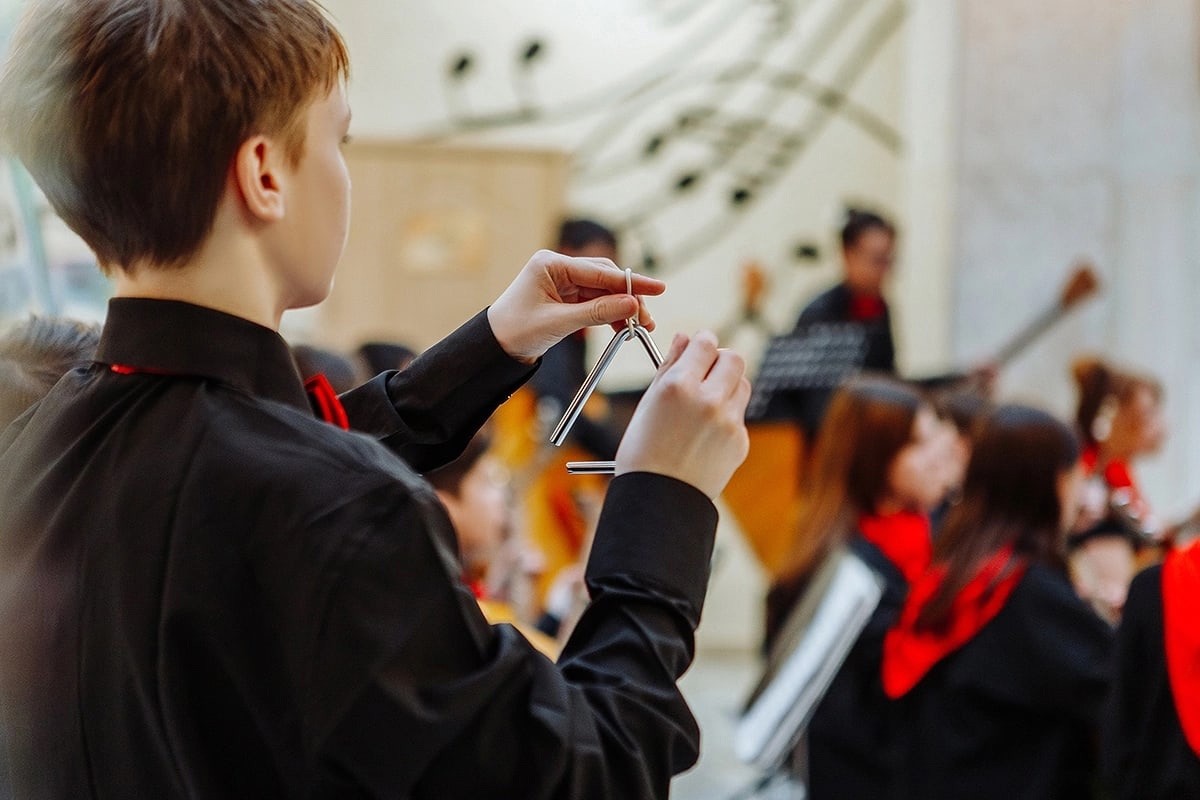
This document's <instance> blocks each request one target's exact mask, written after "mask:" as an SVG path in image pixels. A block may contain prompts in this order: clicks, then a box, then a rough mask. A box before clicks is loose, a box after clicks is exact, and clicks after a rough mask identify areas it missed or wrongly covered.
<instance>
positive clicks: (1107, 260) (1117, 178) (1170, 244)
mask: <svg viewBox="0 0 1200 800" xmlns="http://www.w3.org/2000/svg"><path fill="white" fill-rule="evenodd" d="M961 8H962V42H963V49H962V66H961V74H962V93H961V96H960V102H961V108H962V114H961V133H960V142H961V149H960V164H961V166H960V173H959V179H958V186H957V195H958V212H959V224H958V226H957V231H956V236H955V249H956V257H955V260H956V262H957V265H958V268H957V276H958V280H957V291H956V299H957V303H956V307H955V309H954V315H955V316H954V320H955V324H954V333H955V336H954V342H955V351H956V353H957V354H958V355H959V356H960V357H962V358H964V359H967V358H974V357H979V356H983V355H986V354H987V353H989V352H990V348H994V347H995V346H996V345H997V344H998V343H999V342H1000V341H1001V340H1002V339H1003V338H1004V337H1005V335H1006V334H1007V332H1009V331H1011V330H1012V329H1014V328H1015V327H1016V326H1018V325H1019V324H1020V322H1022V321H1023V320H1025V319H1028V318H1029V316H1031V315H1032V314H1033V313H1034V312H1035V311H1036V310H1037V309H1039V308H1041V307H1042V306H1044V304H1045V303H1046V302H1047V301H1048V298H1049V297H1050V296H1051V295H1052V293H1053V292H1054V291H1055V290H1056V288H1057V287H1058V285H1059V284H1060V283H1061V281H1062V279H1063V277H1064V276H1065V274H1066V273H1067V271H1068V268H1069V265H1070V262H1071V261H1072V260H1073V259H1074V258H1076V257H1078V256H1081V255H1084V256H1089V257H1091V258H1093V259H1094V260H1095V262H1096V264H1097V265H1098V267H1099V268H1100V271H1101V273H1102V275H1103V278H1104V279H1105V282H1106V284H1107V286H1106V290H1105V294H1104V297H1103V299H1102V300H1101V301H1100V302H1097V303H1093V304H1092V305H1091V306H1090V307H1088V308H1087V309H1086V310H1085V311H1084V312H1083V313H1081V314H1078V315H1076V316H1074V317H1073V318H1071V319H1070V320H1069V321H1068V322H1067V323H1065V324H1064V325H1062V326H1061V327H1060V328H1059V329H1058V330H1056V331H1055V332H1054V333H1053V334H1051V335H1050V337H1048V339H1047V340H1045V341H1044V342H1043V343H1041V344H1040V345H1038V346H1036V347H1035V348H1034V349H1033V350H1032V351H1031V352H1030V353H1028V355H1026V356H1025V357H1023V358H1022V359H1021V360H1020V361H1018V362H1017V363H1015V364H1014V365H1013V367H1012V369H1011V370H1009V371H1008V372H1007V373H1006V375H1005V376H1004V381H1003V389H1004V391H1005V393H1006V394H1008V395H1011V396H1017V397H1025V398H1030V399H1034V400H1037V401H1040V402H1042V403H1044V404H1047V405H1049V406H1050V407H1052V408H1054V409H1056V410H1058V411H1060V412H1063V413H1070V412H1071V411H1072V409H1073V403H1074V390H1073V387H1072V386H1071V385H1070V383H1069V376H1068V369H1067V365H1068V363H1069V361H1070V359H1071V358H1072V357H1073V356H1074V355H1075V354H1077V353H1080V352H1085V351H1090V352H1095V353H1100V354H1104V355H1107V356H1111V357H1113V358H1115V359H1118V360H1120V361H1124V362H1126V363H1129V364H1131V365H1134V366H1137V367H1140V368H1142V369H1145V370H1148V371H1151V372H1153V373H1154V374H1156V375H1158V376H1160V377H1162V378H1163V379H1164V380H1165V382H1166V385H1167V393H1168V410H1169V414H1170V418H1171V423H1172V427H1173V436H1172V438H1171V441H1170V445H1169V447H1168V449H1167V451H1166V452H1165V453H1164V454H1163V455H1162V456H1161V457H1160V458H1159V459H1157V460H1156V462H1155V463H1153V464H1147V466H1146V468H1145V469H1144V471H1143V472H1144V475H1143V477H1144V480H1145V482H1146V484H1147V486H1146V488H1147V490H1148V492H1149V493H1150V495H1151V498H1152V499H1153V500H1154V501H1155V503H1156V505H1157V506H1158V507H1160V508H1161V509H1162V510H1163V511H1164V512H1173V511H1180V510H1182V509H1183V508H1184V507H1186V506H1189V505H1190V504H1192V503H1194V502H1196V501H1197V500H1198V499H1200V487H1197V486H1196V478H1195V476H1196V475H1197V470H1196V467H1197V466H1200V464H1198V463H1197V459H1198V458H1200V456H1198V455H1197V454H1196V452H1195V448H1194V446H1192V445H1193V444H1194V442H1195V441H1196V439H1197V435H1198V434H1200V405H1198V404H1197V402H1196V401H1197V399H1200V396H1198V394H1197V391H1198V390H1200V386H1198V385H1197V376H1198V375H1200V371H1198V370H1197V369H1196V368H1197V366H1200V324H1198V323H1197V321H1196V320H1197V315H1196V314H1195V312H1194V310H1193V309H1194V304H1195V302H1196V300H1197V298H1198V295H1197V290H1198V289H1200V285H1198V281H1200V278H1198V277H1197V276H1198V272H1197V269H1198V266H1200V265H1198V264H1197V261H1198V257H1200V242H1198V241H1197V238H1196V234H1195V228H1196V221H1197V211H1198V210H1200V209H1198V208H1197V199H1198V197H1200V135H1198V134H1200V85H1198V82H1200V62H1198V58H1197V55H1198V53H1197V48H1198V46H1200V38H1198V36H1197V28H1196V21H1197V13H1196V12H1197V6H1196V3H1195V2H1194V1H1193V0H1158V2H1153V3H1136V4H1135V3H1095V2H1089V0H1055V2H1051V3H1047V2H1044V0H1006V2H1003V3H996V2H990V1H989V0H966V2H963V3H962V4H961Z"/></svg>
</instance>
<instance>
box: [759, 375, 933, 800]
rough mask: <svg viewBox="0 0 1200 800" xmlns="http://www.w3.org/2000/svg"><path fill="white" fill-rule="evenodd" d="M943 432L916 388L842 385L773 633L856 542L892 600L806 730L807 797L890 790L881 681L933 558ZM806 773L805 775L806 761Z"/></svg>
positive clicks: (773, 600)
mask: <svg viewBox="0 0 1200 800" xmlns="http://www.w3.org/2000/svg"><path fill="white" fill-rule="evenodd" d="M944 451H945V449H944V447H943V442H942V428H941V424H940V423H939V421H938V419H937V416H936V414H935V413H934V410H933V408H932V406H931V405H930V404H929V403H928V402H927V401H926V400H925V399H924V397H923V396H922V395H921V394H920V393H919V392H918V391H917V390H915V389H913V388H911V387H908V386H906V385H903V384H899V383H896V382H893V381H889V380H884V379H858V380H855V381H853V382H851V383H850V384H849V385H847V386H845V387H843V388H842V389H839V390H838V392H837V393H836V394H835V395H834V398H833V400H832V402H831V403H830V407H829V414H828V416H827V418H826V422H825V424H824V425H823V426H822V429H821V434H820V436H819V437H818V439H817V442H816V445H815V449H814V453H813V461H812V466H811V468H810V469H809V471H808V476H807V479H806V483H805V487H804V491H803V495H802V503H801V506H800V508H799V511H798V518H797V522H796V524H795V526H794V528H793V530H794V531H795V536H796V541H795V544H794V546H793V549H792V563H791V567H790V569H789V570H787V571H786V572H785V574H786V575H789V576H790V577H788V578H785V579H783V580H782V581H781V582H780V583H779V584H777V585H776V586H775V587H774V588H773V589H772V591H771V594H770V596H769V597H768V637H770V636H773V635H774V634H775V632H776V631H777V630H778V628H779V626H780V625H781V624H782V623H783V621H784V620H785V618H786V614H787V612H788V611H790V610H791V608H792V606H793V604H794V603H795V601H796V600H797V598H798V597H799V596H800V594H801V593H802V590H803V587H804V585H805V583H806V580H807V578H808V576H809V575H811V574H812V570H813V567H814V565H815V564H817V563H819V562H820V561H821V560H822V559H823V557H824V556H825V555H826V554H828V553H829V552H831V551H832V550H833V549H834V548H836V547H839V546H842V545H845V546H846V547H847V548H848V549H849V550H850V551H851V552H852V553H854V555H856V556H858V557H859V558H860V559H861V560H862V561H864V562H865V563H866V564H867V565H868V566H870V567H871V568H872V569H873V570H875V572H876V573H877V574H878V575H879V577H880V579H881V582H882V583H883V587H884V589H883V597H882V599H881V600H880V602H879V605H878V607H877V608H876V609H875V612H874V614H873V615H872V617H871V619H870V621H869V622H868V623H867V625H866V627H865V628H864V630H863V631H862V633H861V634H860V635H859V638H858V640H857V641H856V643H855V644H854V646H853V648H852V649H851V651H850V653H849V655H848V656H847V657H846V660H845V661H844V662H843V664H842V665H841V667H840V669H839V671H838V673H837V675H836V677H835V678H834V679H833V682H832V684H831V685H830V687H829V690H828V692H827V693H826V694H825V696H824V698H823V699H822V700H821V702H820V704H819V705H818V706H817V709H816V711H815V713H814V716H813V719H812V722H811V724H810V725H809V727H808V731H807V743H806V744H807V748H806V751H804V753H798V755H806V761H807V769H806V771H807V783H808V796H809V797H810V798H814V800H821V799H822V798H825V797H876V796H879V794H880V793H881V792H883V791H885V790H886V786H887V783H886V780H887V776H888V773H889V770H890V768H891V767H890V763H889V758H888V753H889V745H888V742H889V740H890V737H891V735H892V732H891V727H890V725H889V724H888V723H887V720H886V718H885V714H884V713H883V711H884V709H885V706H886V704H887V701H886V699H885V698H884V696H883V692H882V689H881V687H880V683H879V659H880V648H881V646H882V640H883V635H884V633H885V632H886V631H887V629H888V627H889V626H890V625H891V624H892V622H893V621H894V619H895V615H896V613H897V612H898V610H899V608H900V605H901V604H902V603H903V601H904V597H905V595H906V593H907V591H908V585H909V582H910V581H912V580H913V579H915V578H916V577H917V576H919V575H920V574H922V572H923V571H924V570H925V568H926V566H927V565H928V563H929V559H930V557H931V555H932V553H933V546H932V540H931V536H930V526H929V518H928V516H927V514H928V511H929V510H930V509H931V508H932V507H933V506H934V505H936V504H937V503H938V502H939V501H940V500H941V498H942V497H943V495H944V494H945V491H946V488H947V487H946V486H945V485H944V479H943V477H942V476H944V474H945V472H946V471H945V470H944V469H943V465H942V464H941V463H940V461H941V459H942V458H943V456H944ZM804 760H805V759H803V758H802V759H800V760H798V761H797V762H796V765H793V766H795V767H796V771H797V772H803V771H805V769H804V768H803V767H800V766H798V765H799V764H803V763H804Z"/></svg>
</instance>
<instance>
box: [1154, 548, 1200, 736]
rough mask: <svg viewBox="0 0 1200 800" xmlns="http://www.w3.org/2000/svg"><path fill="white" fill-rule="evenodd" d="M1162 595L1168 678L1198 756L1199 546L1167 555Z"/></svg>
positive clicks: (1180, 716)
mask: <svg viewBox="0 0 1200 800" xmlns="http://www.w3.org/2000/svg"><path fill="white" fill-rule="evenodd" d="M1162 593H1163V631H1164V633H1165V639H1166V641H1165V642H1164V645H1165V647H1166V652H1167V678H1168V679H1169V681H1170V684H1171V694H1172V696H1173V697H1174V698H1175V711H1176V712H1177V713H1178V714H1179V724H1180V726H1182V727H1183V734H1184V736H1185V737H1186V738H1187V742H1188V745H1189V746H1190V747H1191V748H1192V750H1193V751H1194V752H1195V753H1196V754H1198V755H1200V625H1198V624H1197V623H1198V622H1200V545H1197V544H1192V545H1189V546H1188V547H1186V548H1184V549H1182V550H1171V551H1170V552H1168V553H1167V557H1166V560H1165V561H1164V562H1163V567H1162Z"/></svg>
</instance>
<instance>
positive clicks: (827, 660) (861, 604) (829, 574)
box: [733, 550, 883, 770]
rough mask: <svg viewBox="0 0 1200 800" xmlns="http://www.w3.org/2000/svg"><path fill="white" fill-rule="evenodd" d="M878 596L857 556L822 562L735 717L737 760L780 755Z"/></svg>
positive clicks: (766, 764) (772, 764)
mask: <svg viewBox="0 0 1200 800" xmlns="http://www.w3.org/2000/svg"><path fill="white" fill-rule="evenodd" d="M882 595H883V586H882V584H881V582H880V579H879V577H878V576H877V575H876V574H875V572H874V570H872V569H871V568H870V567H869V566H867V564H866V563H864V562H863V561H862V560H861V559H859V558H858V557H857V556H855V555H853V554H852V553H850V552H848V551H845V550H839V551H836V552H835V553H834V554H832V555H831V556H830V557H829V558H828V559H827V560H826V563H825V564H824V565H823V566H822V567H821V569H820V571H819V572H818V574H817V575H816V576H815V577H814V579H813V582H812V584H811V585H810V586H809V587H808V590H807V591H806V592H805V594H804V596H803V599H802V600H801V602H800V604H799V605H798V606H797V608H796V610H795V611H794V612H793V613H792V615H791V617H790V618H789V619H788V622H787V625H786V626H785V628H784V630H783V632H782V633H781V635H780V640H779V642H778V643H777V645H776V648H775V652H774V653H773V654H772V658H771V661H770V663H769V664H768V668H767V673H766V675H764V677H763V679H762V681H761V682H760V683H759V686H758V687H757V688H756V689H755V691H754V693H753V694H752V695H751V699H750V701H749V702H748V703H747V708H746V711H745V712H744V713H743V714H742V717H741V719H740V720H739V722H738V725H737V728H736V729H735V731H734V739H733V746H734V752H735V753H736V754H737V756H738V758H740V759H741V760H742V761H744V762H747V763H751V764H755V765H756V766H759V767H762V768H763V769H768V770H769V769H775V768H777V767H778V766H780V765H781V764H782V763H783V762H784V761H785V760H786V758H787V756H788V754H789V753H790V752H791V750H792V749H793V748H794V747H795V745H796V743H797V742H798V741H799V740H800V736H801V735H802V734H803V732H804V729H805V728H806V727H807V725H808V723H809V721H810V720H811V719H812V715H813V712H814V711H815V710H816V707H817V704H818V703H819V702H820V701H821V698H822V697H824V695H825V692H826V691H827V690H828V688H829V684H830V683H832V681H833V678H834V676H835V675H836V674H837V671H838V669H839V668H840V667H841V665H842V662H843V661H845V659H846V656H847V654H848V653H849V652H850V649H851V648H852V647H853V646H854V643H855V642H856V641H857V640H858V635H859V633H861V632H862V629H863V628H864V627H865V626H866V624H867V621H868V620H870V618H871V614H872V613H873V612H874V611H875V608H876V606H878V605H879V599H880V597H881V596H882Z"/></svg>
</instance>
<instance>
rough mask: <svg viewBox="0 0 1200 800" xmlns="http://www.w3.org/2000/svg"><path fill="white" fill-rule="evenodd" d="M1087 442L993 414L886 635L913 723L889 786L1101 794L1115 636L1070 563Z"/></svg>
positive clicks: (890, 668) (941, 791) (903, 791)
mask: <svg viewBox="0 0 1200 800" xmlns="http://www.w3.org/2000/svg"><path fill="white" fill-rule="evenodd" d="M1079 454H1080V450H1079V445H1078V442H1077V440H1076V437H1075V436H1074V434H1073V433H1072V432H1071V430H1070V428H1068V427H1067V426H1066V425H1064V424H1063V423H1061V422H1059V421H1058V420H1056V419H1054V418H1053V417H1051V416H1050V415H1049V414H1046V413H1044V412H1042V411H1039V410H1036V409H1033V408H1028V407H1024V406H1001V407H999V408H998V409H996V410H995V411H994V412H993V413H992V414H991V415H990V416H989V417H988V418H987V420H986V421H985V422H984V424H983V426H982V427H981V429H980V431H979V433H978V435H977V438H976V440H975V447H974V452H973V454H972V457H971V462H970V465H969V466H968V468H967V475H966V480H965V483H964V487H963V499H962V501H961V503H959V504H958V505H957V506H956V507H955V508H954V509H953V510H952V511H951V512H950V516H949V517H948V519H947V521H946V526H945V528H944V529H943V531H942V534H941V535H940V536H939V538H938V540H937V546H936V549H935V552H934V564H933V566H932V567H931V569H930V570H929V571H928V572H926V573H925V575H923V576H922V577H921V578H920V579H918V580H917V581H916V582H914V584H913V586H912V589H911V591H910V593H909V596H908V599H907V601H906V602H905V605H904V609H903V611H902V612H901V614H900V619H899V622H898V623H897V625H896V626H895V627H894V628H893V629H892V630H891V631H889V632H888V634H887V636H886V638H885V641H884V646H883V665H882V679H883V688H884V691H885V692H886V694H887V695H888V697H890V698H892V699H894V700H898V701H899V702H898V703H897V704H896V705H895V706H893V708H892V713H893V714H896V715H897V716H898V717H899V718H902V719H904V721H905V731H904V735H903V737H901V738H899V739H898V745H897V748H898V749H897V753H896V764H897V767H898V768H897V771H896V775H895V779H894V782H893V792H892V796H901V797H906V798H926V797H970V798H972V800H982V799H983V798H991V797H995V798H1004V799H1005V800H1011V798H1016V797H1020V798H1055V800H1061V798H1072V797H1087V796H1090V795H1091V792H1092V789H1093V785H1094V781H1095V772H1096V770H1095V764H1096V758H1095V752H1094V749H1095V738H1096V732H1097V730H1098V724H1099V720H1100V714H1101V706H1102V703H1103V699H1104V694H1105V691H1106V690H1107V687H1108V679H1109V664H1108V660H1109V657H1110V655H1111V650H1112V638H1113V635H1112V632H1111V629H1110V628H1109V627H1108V626H1107V625H1106V624H1105V623H1104V622H1103V621H1102V620H1100V619H1099V618H1098V617H1097V616H1096V615H1095V614H1094V613H1092V611H1091V610H1090V609H1089V608H1088V606H1087V605H1086V604H1085V603H1084V602H1083V601H1082V600H1080V599H1079V597H1078V596H1077V595H1076V594H1075V592H1074V590H1073V589H1072V586H1071V583H1070V581H1069V579H1068V577H1067V574H1066V568H1065V560H1064V541H1065V533H1066V531H1067V529H1068V528H1069V527H1070V523H1071V521H1072V518H1073V516H1074V514H1075V509H1076V503H1075V497H1076V495H1077V492H1078V489H1079V484H1080V481H1081V476H1082V471H1081V468H1080V466H1079Z"/></svg>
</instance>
